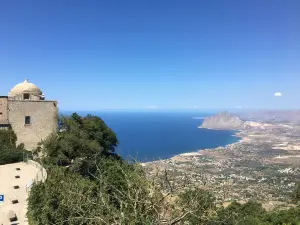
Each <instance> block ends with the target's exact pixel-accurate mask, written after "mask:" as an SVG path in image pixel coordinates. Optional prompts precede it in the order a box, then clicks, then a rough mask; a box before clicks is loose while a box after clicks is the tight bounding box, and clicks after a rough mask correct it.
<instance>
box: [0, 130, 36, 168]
mask: <svg viewBox="0 0 300 225" xmlns="http://www.w3.org/2000/svg"><path fill="white" fill-rule="evenodd" d="M16 142H17V136H16V134H15V133H14V131H13V130H12V129H8V130H0V165H3V164H8V163H16V162H21V161H23V160H24V159H27V158H28V157H29V156H30V155H31V154H30V153H29V152H28V151H26V150H24V145H23V144H20V145H19V146H17V145H16Z"/></svg>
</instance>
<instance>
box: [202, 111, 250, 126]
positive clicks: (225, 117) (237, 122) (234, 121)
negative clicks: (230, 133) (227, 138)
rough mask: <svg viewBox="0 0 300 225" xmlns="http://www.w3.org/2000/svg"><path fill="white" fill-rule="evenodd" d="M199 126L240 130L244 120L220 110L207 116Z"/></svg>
mask: <svg viewBox="0 0 300 225" xmlns="http://www.w3.org/2000/svg"><path fill="white" fill-rule="evenodd" d="M200 127H201V128H208V129H220V130H241V129H243V128H244V121H242V120H241V119H240V118H239V117H237V116H235V115H233V114H230V113H228V112H221V113H219V114H217V115H214V116H211V117H207V118H206V119H205V120H204V121H203V123H202V125H201V126H200Z"/></svg>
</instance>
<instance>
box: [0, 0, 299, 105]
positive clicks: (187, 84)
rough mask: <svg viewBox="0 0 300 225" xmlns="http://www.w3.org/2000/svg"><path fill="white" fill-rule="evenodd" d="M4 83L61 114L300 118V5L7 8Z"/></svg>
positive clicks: (46, 4) (2, 26) (1, 23)
mask: <svg viewBox="0 0 300 225" xmlns="http://www.w3.org/2000/svg"><path fill="white" fill-rule="evenodd" d="M0 78H1V79H0V95H7V92H8V91H9V90H10V88H11V87H13V86H14V85H15V84H16V83H19V82H21V81H23V80H24V79H25V78H29V80H30V81H31V82H33V83H35V84H36V85H38V86H39V87H40V88H41V89H42V90H43V91H44V93H45V96H46V98H48V99H55V100H58V101H59V103H60V104H59V106H60V108H61V109H64V110H100V109H130V110H141V109H149V110H151V109H155V108H158V109H183V110H185V109H193V108H194V109H195V110H200V109H203V110H206V109H224V108H242V107H243V108H282V109H283V108H284V109H286V108H300V100H299V99H300V1H299V0H251V1H246V0H239V1H237V0H194V1H191V0H180V1H179V0H119V1H116V0H109V1H104V0H103V1H101V0H80V1H79V0H43V1H40V0H35V1H33V0H26V1H23V0H16V1H1V3H0ZM277 92H279V93H277ZM275 93H277V94H276V95H277V97H275V96H274V95H275ZM280 93H281V94H280ZM280 95H281V96H280Z"/></svg>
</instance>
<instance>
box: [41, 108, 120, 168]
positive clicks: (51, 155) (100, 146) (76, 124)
mask: <svg viewBox="0 0 300 225" xmlns="http://www.w3.org/2000/svg"><path fill="white" fill-rule="evenodd" d="M59 128H60V129H59V132H58V133H57V134H56V133H53V134H51V135H50V136H49V137H48V138H47V139H46V140H44V141H42V143H41V147H40V148H39V149H41V150H42V152H43V154H42V155H43V156H44V157H43V160H44V163H46V164H56V165H62V166H66V165H71V163H72V162H74V161H75V160H77V163H78V162H89V161H90V160H92V159H94V158H95V157H96V156H97V155H98V156H99V155H101V156H115V157H117V156H116V155H115V154H114V151H115V148H116V147H117V145H118V140H117V137H116V134H115V133H114V132H113V131H112V130H111V129H110V128H109V127H107V125H106V124H105V123H104V121H103V120H102V119H101V118H99V117H97V116H92V115H87V116H86V117H81V116H79V115H78V114H76V113H73V114H72V115H71V116H70V117H61V118H60V119H59Z"/></svg>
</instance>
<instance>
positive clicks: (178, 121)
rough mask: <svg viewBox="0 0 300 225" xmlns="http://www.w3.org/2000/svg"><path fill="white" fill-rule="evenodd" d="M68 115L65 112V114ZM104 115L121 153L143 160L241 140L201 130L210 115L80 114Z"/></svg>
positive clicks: (216, 131)
mask: <svg viewBox="0 0 300 225" xmlns="http://www.w3.org/2000/svg"><path fill="white" fill-rule="evenodd" d="M64 114H65V113H64ZM79 114H80V115H86V114H93V115H97V116H100V117H101V118H102V119H103V120H104V121H105V123H106V124H107V125H108V126H109V127H110V128H112V129H113V130H114V131H115V132H116V134H117V137H118V140H119V142H120V144H119V146H118V148H117V153H119V154H120V155H121V156H123V157H125V158H128V157H133V158H134V159H137V160H139V161H152V160H157V159H166V158H170V157H172V156H174V155H178V154H181V153H186V152H194V151H198V150H200V149H207V148H216V147H219V146H225V145H227V144H231V143H234V142H236V141H238V140H239V138H238V137H235V136H233V135H234V134H235V132H234V131H228V130H208V129H199V128H198V126H200V125H201V124H202V122H203V118H204V117H206V116H208V115H209V114H207V113H195V112H193V113H192V112H168V113H167V112H79Z"/></svg>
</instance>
